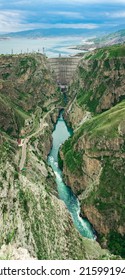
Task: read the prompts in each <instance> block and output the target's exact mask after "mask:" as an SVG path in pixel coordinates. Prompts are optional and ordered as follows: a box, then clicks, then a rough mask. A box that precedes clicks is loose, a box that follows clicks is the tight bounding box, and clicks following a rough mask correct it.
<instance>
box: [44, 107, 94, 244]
mask: <svg viewBox="0 0 125 280" xmlns="http://www.w3.org/2000/svg"><path fill="white" fill-rule="evenodd" d="M71 135H72V130H71V129H69V128H68V127H67V125H66V123H65V121H64V119H63V115H62V112H61V113H60V115H59V118H58V121H57V124H56V126H55V129H54V131H53V134H52V136H53V145H52V149H51V151H50V154H49V156H48V163H49V165H50V166H51V167H52V169H53V171H54V173H55V176H56V184H57V189H58V195H59V198H60V199H61V200H63V201H64V203H65V205H66V207H67V208H68V210H69V212H70V215H71V217H72V220H73V223H74V225H75V227H76V228H77V230H78V231H79V232H80V234H81V235H82V236H84V237H87V238H91V239H94V238H95V234H94V231H93V229H92V226H91V225H90V223H89V222H88V221H87V220H86V219H83V218H82V217H81V216H80V204H79V201H78V199H77V198H76V196H75V195H74V194H73V192H72V190H71V188H69V187H68V186H66V185H65V184H64V182H63V179H62V171H61V170H60V168H59V167H58V151H59V147H60V145H61V144H62V143H64V142H65V141H66V140H67V139H68V138H69V137H70V136H71Z"/></svg>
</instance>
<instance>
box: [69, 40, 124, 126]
mask: <svg viewBox="0 0 125 280" xmlns="http://www.w3.org/2000/svg"><path fill="white" fill-rule="evenodd" d="M69 95H70V96H71V97H72V96H73V95H74V97H75V96H76V98H75V100H74V102H73V106H71V108H70V110H68V113H69V114H67V115H68V116H69V120H70V122H71V123H72V124H73V127H77V125H78V124H79V123H80V122H81V121H82V120H83V117H84V115H85V113H86V111H87V112H88V111H89V112H90V113H91V115H95V114H97V113H101V112H104V111H106V110H108V109H110V108H111V107H112V106H114V105H116V104H117V103H118V102H120V101H122V100H123V99H124V98H125V46H124V45H122V46H112V47H107V48H104V49H99V50H96V51H93V52H91V53H89V54H88V53H87V54H85V55H84V57H83V58H82V60H81V61H80V63H79V66H78V68H77V71H76V74H75V76H74V80H73V82H72V83H71V86H70V91H69ZM77 112H78V113H77Z"/></svg>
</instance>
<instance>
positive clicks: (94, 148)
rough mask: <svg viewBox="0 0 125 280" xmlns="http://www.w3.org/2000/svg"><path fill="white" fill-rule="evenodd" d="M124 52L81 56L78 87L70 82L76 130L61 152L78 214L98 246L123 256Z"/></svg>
mask: <svg viewBox="0 0 125 280" xmlns="http://www.w3.org/2000/svg"><path fill="white" fill-rule="evenodd" d="M124 53H125V47H124V46H122V47H112V48H107V49H104V50H103V49H101V50H98V51H96V52H94V53H90V54H87V55H85V57H84V59H83V61H82V62H81V64H80V65H79V68H78V70H77V74H78V76H77V80H76V83H77V85H78V81H79V85H78V87H77V86H76V85H75V82H74V83H73V84H72V85H71V89H73V88H74V86H75V90H78V94H77V96H76V99H75V101H74V103H73V107H72V108H71V110H69V116H68V119H69V120H70V122H71V123H72V125H73V126H74V127H75V128H76V129H75V131H74V136H73V137H72V138H70V139H69V140H68V141H66V143H65V144H64V146H63V147H62V150H61V152H60V155H61V157H62V160H63V172H64V174H65V175H64V176H65V180H66V182H67V184H68V185H69V186H71V187H72V189H73V191H74V192H75V193H76V195H77V196H78V197H79V200H80V202H81V213H82V215H84V216H86V217H87V218H88V219H89V221H90V222H91V223H92V224H93V226H94V228H95V230H96V231H97V232H98V234H99V240H100V242H101V244H102V246H103V247H108V248H109V249H110V250H111V251H112V252H114V253H115V254H118V253H119V254H121V256H123V257H125V251H124V237H125V211H124V210H125V209H124V202H125V186H124V182H125V138H124V136H125V121H124V118H125V101H121V100H122V99H124V75H125V69H124V61H125V58H124V57H123V55H124ZM81 65H82V66H81ZM83 65H84V67H83ZM116 65H117V66H116ZM92 67H93V71H92ZM106 67H107V70H106ZM80 69H81V70H80ZM80 71H81V73H82V74H80ZM83 73H84V74H83ZM81 75H82V76H81ZM105 76H106V78H105ZM87 77H88V78H87ZM107 81H109V82H107ZM81 88H82V90H81V93H80V92H79V89H81ZM83 88H84V89H83ZM90 93H91V94H90ZM116 103H118V104H117V105H116ZM77 107H79V108H80V110H81V119H80V118H77ZM82 111H83V113H82ZM103 111H105V112H103ZM86 112H87V113H86ZM90 113H91V116H90ZM87 114H89V115H88V116H89V118H90V119H89V120H87V117H86V116H87ZM74 115H75V117H74ZM78 115H79V110H78ZM74 119H75V120H76V121H75V122H74V121H73V120H74Z"/></svg>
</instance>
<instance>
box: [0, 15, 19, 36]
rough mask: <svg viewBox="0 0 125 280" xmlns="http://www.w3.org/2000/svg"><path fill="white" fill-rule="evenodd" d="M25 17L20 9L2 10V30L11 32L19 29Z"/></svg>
mask: <svg viewBox="0 0 125 280" xmlns="http://www.w3.org/2000/svg"><path fill="white" fill-rule="evenodd" d="M23 20H24V17H23V15H22V12H19V11H1V12H0V32H9V31H12V30H19V27H20V25H21V24H22V21H23Z"/></svg>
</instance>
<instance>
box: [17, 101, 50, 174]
mask: <svg viewBox="0 0 125 280" xmlns="http://www.w3.org/2000/svg"><path fill="white" fill-rule="evenodd" d="M54 109H55V106H53V107H52V109H51V110H50V111H48V112H47V113H46V114H45V116H44V117H43V119H42V120H41V121H40V126H39V128H38V130H36V131H35V132H34V133H32V134H31V135H29V136H27V137H26V138H25V139H24V142H23V144H22V154H21V159H20V163H19V170H22V169H23V168H24V164H25V161H26V149H27V144H28V142H29V140H30V138H32V137H33V136H35V135H37V134H38V133H39V132H40V131H42V130H43V128H44V127H46V126H47V123H44V121H45V119H46V117H47V116H48V115H49V114H50V113H51V112H52V111H53V110H54Z"/></svg>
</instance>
